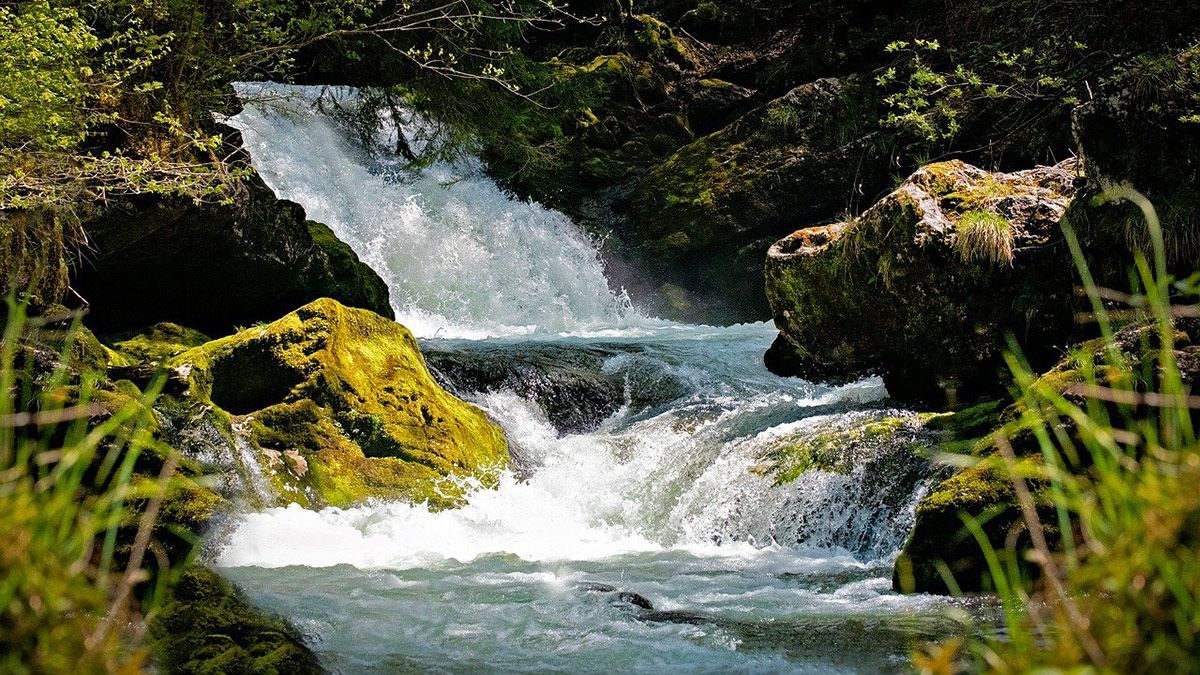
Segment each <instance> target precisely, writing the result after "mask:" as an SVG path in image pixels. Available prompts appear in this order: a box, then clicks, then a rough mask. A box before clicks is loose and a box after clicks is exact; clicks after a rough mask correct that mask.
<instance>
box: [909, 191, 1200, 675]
mask: <svg viewBox="0 0 1200 675" xmlns="http://www.w3.org/2000/svg"><path fill="white" fill-rule="evenodd" d="M1121 196H1123V197H1124V198H1127V199H1130V200H1132V201H1134V202H1135V203H1138V204H1140V206H1141V207H1142V209H1143V212H1144V227H1145V228H1146V237H1147V239H1148V240H1149V241H1151V242H1152V248H1151V251H1150V252H1149V255H1148V256H1147V255H1143V254H1142V253H1141V252H1136V255H1135V257H1136V263H1135V270H1136V274H1135V276H1134V279H1135V280H1136V285H1135V288H1134V291H1133V292H1132V293H1130V294H1128V295H1127V296H1124V297H1125V298H1126V300H1125V303H1126V305H1127V308H1122V307H1118V306H1114V305H1113V304H1111V303H1110V302H1106V301H1105V298H1112V297H1113V293H1112V292H1111V291H1108V290H1104V289H1100V288H1098V287H1097V286H1096V285H1095V283H1094V282H1093V279H1092V276H1091V274H1090V273H1089V270H1088V268H1087V266H1086V265H1085V264H1084V263H1083V262H1082V255H1081V254H1080V252H1079V250H1078V246H1077V243H1076V240H1075V238H1074V236H1073V234H1072V231H1071V230H1070V229H1069V228H1068V229H1067V235H1068V236H1067V239H1068V242H1069V243H1070V244H1071V246H1072V247H1073V249H1074V253H1075V255H1076V258H1077V260H1078V261H1080V262H1078V267H1079V271H1080V275H1081V278H1082V282H1083V288H1084V289H1085V291H1086V293H1087V295H1088V297H1089V299H1090V300H1091V302H1092V308H1093V314H1092V318H1093V319H1094V320H1095V321H1096V327H1097V329H1098V332H1100V333H1101V335H1102V337H1101V338H1099V339H1097V340H1094V341H1092V342H1089V343H1086V344H1084V345H1081V346H1080V347H1079V348H1077V349H1074V350H1072V351H1071V352H1070V353H1069V354H1067V355H1066V356H1065V357H1064V359H1063V360H1062V361H1061V362H1060V364H1059V366H1058V367H1056V368H1055V369H1053V370H1051V371H1050V372H1048V373H1046V374H1044V375H1042V376H1038V375H1037V374H1036V373H1034V372H1033V371H1032V370H1031V369H1030V368H1029V367H1028V365H1027V364H1025V363H1024V362H1023V361H1022V359H1021V358H1020V357H1019V356H1013V357H1011V358H1010V366H1011V369H1012V371H1013V373H1014V377H1015V382H1016V387H1017V392H1018V395H1017V397H1016V399H1015V405H1014V406H1013V408H1012V411H1013V413H1015V417H1014V418H1013V419H1012V420H1011V421H1010V422H1009V423H1008V424H1006V425H1005V426H1004V427H1002V428H1000V429H999V430H997V431H996V432H995V433H994V434H993V440H992V445H993V447H994V452H993V453H991V454H990V455H988V456H987V457H985V458H983V459H982V461H980V462H978V463H976V464H974V465H973V466H970V467H969V468H966V469H964V470H963V471H962V472H960V473H959V474H958V475H956V476H955V479H958V480H959V481H960V482H966V481H969V480H971V479H972V477H973V476H975V477H978V476H981V475H982V474H985V473H986V474H987V476H988V477H987V479H986V480H982V481H976V482H975V483H974V484H973V486H974V487H975V488H978V492H979V493H980V494H979V496H980V498H981V499H980V501H981V502H985V503H990V504H992V505H993V506H994V505H1000V504H1003V505H1005V506H1004V509H1005V510H1006V513H1007V515H1008V520H1007V522H1006V523H1005V527H1004V528H1003V529H1001V530H999V531H997V529H996V528H995V527H993V526H992V524H993V523H994V522H996V518H995V516H994V515H993V514H989V513H987V512H986V510H984V511H982V512H981V511H972V510H970V509H966V508H964V509H960V510H959V511H958V512H957V514H956V515H957V516H958V517H959V518H960V519H961V520H960V522H961V524H962V525H961V526H960V527H959V528H957V529H958V531H960V533H961V534H960V535H959V536H960V539H961V538H962V537H963V535H966V536H967V538H968V541H970V542H971V543H973V544H974V545H975V547H976V553H975V558H976V560H978V561H980V564H981V565H982V571H983V573H984V574H985V575H986V577H987V579H988V580H989V587H990V588H991V589H993V590H994V591H995V592H996V593H997V595H998V596H999V598H1000V601H1001V604H1002V607H1003V613H1004V624H1005V629H1004V631H1003V634H1002V635H996V634H994V633H992V632H989V631H983V632H981V633H976V634H977V635H979V636H980V637H976V638H974V639H972V640H969V641H967V642H966V643H952V644H944V645H940V646H938V647H935V648H930V649H928V650H925V651H923V652H922V653H920V654H918V656H917V658H916V665H917V666H918V668H919V669H920V670H922V671H923V672H950V670H947V669H954V670H958V669H969V670H985V671H990V672H1000V673H1015V672H1030V671H1041V670H1044V669H1053V670H1055V671H1058V670H1059V669H1068V670H1072V672H1194V671H1195V670H1196V669H1197V667H1200V639H1198V638H1197V635H1200V543H1198V542H1197V540H1196V532H1197V526H1198V524H1200V441H1198V440H1197V436H1196V425H1197V423H1198V422H1200V414H1197V410H1200V401H1198V400H1197V399H1196V397H1195V396H1194V395H1193V394H1192V390H1193V389H1192V388H1193V386H1194V385H1195V383H1196V382H1197V376H1198V374H1200V322H1198V321H1197V319H1196V318H1195V316H1196V314H1197V312H1196V307H1197V306H1198V305H1197V298H1198V297H1200V288H1198V287H1197V285H1196V283H1195V277H1193V278H1190V279H1184V280H1178V279H1174V278H1172V277H1170V276H1169V275H1168V274H1167V273H1166V269H1167V264H1168V263H1167V256H1166V254H1165V248H1164V238H1163V235H1162V228H1161V227H1160V226H1159V223H1158V218H1157V215H1156V213H1155V212H1154V210H1153V208H1152V207H1151V206H1150V205H1149V203H1148V202H1146V201H1145V200H1144V199H1141V198H1140V196H1139V195H1136V194H1133V193H1124V194H1122V195H1121ZM955 479H952V480H955ZM948 482H949V481H948ZM945 487H946V486H945V485H943V486H942V487H941V488H939V491H941V492H943V493H946V492H948V491H947V490H945V489H944V488H945ZM986 490H991V491H993V493H994V494H984V492H985V491H986ZM924 506H925V503H923V504H922V507H924ZM918 519H920V513H919V514H918ZM950 525H951V524H950V523H949V522H947V523H946V526H947V527H949V526H950ZM910 544H911V542H910ZM902 557H903V556H902ZM950 562H951V563H952V562H953V561H950ZM951 567H952V565H951V564H947V565H944V567H943V569H942V572H943V575H944V577H945V582H946V583H947V585H949V586H950V587H951V589H952V590H953V589H954V588H955V587H956V586H957V584H956V579H955V577H954V576H953V574H952V572H953V571H954V570H953V569H951ZM897 571H898V575H899V574H901V573H902V572H904V570H902V569H901V565H900V564H898V566H897ZM937 664H942V665H941V666H938V665H937Z"/></svg>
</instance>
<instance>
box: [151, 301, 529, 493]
mask: <svg viewBox="0 0 1200 675" xmlns="http://www.w3.org/2000/svg"><path fill="white" fill-rule="evenodd" d="M167 365H168V366H170V367H171V368H174V369H175V370H176V371H185V372H187V378H188V382H189V390H188V392H187V393H186V394H184V395H183V396H181V397H180V398H183V399H190V400H192V401H195V402H202V403H204V404H207V403H211V404H212V405H213V406H215V409H216V410H217V411H219V412H220V413H221V414H222V416H223V417H222V421H223V422H224V423H225V424H228V429H229V431H230V437H231V440H232V442H233V444H234V445H235V446H242V447H247V446H248V447H249V448H251V451H252V452H253V453H254V454H256V455H257V456H258V464H259V467H258V468H259V469H260V470H261V472H262V474H263V475H264V477H265V478H266V479H267V480H268V481H269V482H270V483H271V488H272V491H274V492H276V493H277V494H278V495H280V497H279V498H280V499H282V500H284V501H294V502H298V503H301V504H302V505H305V506H324V505H327V504H332V505H337V506H345V505H348V504H351V503H355V502H359V501H362V500H364V499H367V498H370V497H387V498H405V499H411V500H417V501H420V500H425V499H429V500H433V501H435V502H441V503H444V502H446V501H447V500H452V498H453V495H454V494H456V493H457V487H456V485H455V484H454V479H465V478H474V479H478V480H484V481H486V480H487V479H488V478H489V477H491V476H493V475H494V474H495V472H496V471H498V470H499V469H500V468H502V467H503V466H504V464H505V462H506V460H507V457H508V453H507V443H506V440H505V438H504V435H503V433H502V432H501V431H500V429H499V428H497V427H496V426H495V425H493V424H492V423H491V422H490V421H489V420H488V419H487V416H486V415H485V414H484V413H483V411H481V410H480V409H478V408H476V407H475V406H472V405H470V404H468V403H466V402H464V401H462V400H460V399H458V398H455V397H454V396H452V395H451V394H449V393H448V392H446V391H444V390H443V389H442V388H441V387H439V386H438V385H437V383H436V382H435V381H434V380H433V377H432V376H431V375H430V373H429V370H428V368H427V367H426V364H425V360H424V358H423V357H422V355H421V352H420V349H419V348H418V346H417V343H416V340H415V339H414V338H413V336H412V334H411V333H409V332H408V330H407V329H405V328H404V327H403V326H401V325H399V324H396V323H394V322H392V321H390V320H388V319H385V318H383V317H381V316H379V315H377V314H375V313H373V312H370V311H366V310H361V309H355V308H350V307H345V306H343V305H341V304H340V303H338V302H336V301H334V300H330V299H322V300H317V301H315V302H312V303H309V304H308V305H305V306H304V307H301V308H300V309H298V310H296V311H294V312H292V313H290V314H288V315H286V316H284V317H283V318H282V319H279V320H277V321H275V322H272V323H270V324H265V325H262V326H259V327H254V328H250V329H247V330H244V331H242V332H240V333H236V334H234V335H231V336H228V337H225V338H221V339H219V340H215V341H213V342H210V343H207V344H204V345H202V346H200V347H196V348H194V349H191V350H189V351H186V352H184V353H182V354H180V355H179V356H176V357H174V358H173V359H171V360H170V361H169V362H168V364H167ZM447 479H449V480H447Z"/></svg>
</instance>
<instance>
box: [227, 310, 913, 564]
mask: <svg viewBox="0 0 1200 675" xmlns="http://www.w3.org/2000/svg"><path fill="white" fill-rule="evenodd" d="M709 331H710V334H709V336H708V337H706V338H704V339H694V338H691V337H689V338H685V339H680V338H678V337H676V338H675V339H662V338H660V342H659V343H658V344H657V345H654V346H655V347H656V348H657V349H656V350H652V351H640V352H639V353H637V354H630V355H623V356H617V357H614V358H613V359H612V361H617V362H623V363H624V364H625V367H627V368H637V367H641V368H645V367H647V366H646V365H645V364H641V365H639V364H637V363H631V359H641V360H644V361H647V362H649V363H652V364H654V365H658V366H661V367H665V368H668V369H669V370H670V372H671V373H672V375H671V377H674V378H676V380H677V384H676V385H674V386H676V387H678V388H679V389H680V392H681V395H680V398H679V400H678V401H675V402H673V403H672V404H670V405H668V406H667V407H666V409H665V410H663V411H662V412H658V413H657V414H641V415H638V414H633V413H632V412H631V411H630V410H628V409H625V410H622V411H621V412H619V413H617V415H615V416H614V417H613V418H611V419H609V420H607V421H605V423H604V424H602V425H601V426H600V428H599V429H597V430H596V431H593V432H589V433H584V434H576V435H564V436H560V435H559V434H558V433H557V432H556V431H555V429H554V428H553V427H552V426H551V425H550V423H549V422H548V421H547V419H546V417H545V415H544V414H543V412H542V411H541V409H540V408H539V407H538V406H537V405H536V404H535V403H533V402H531V401H529V400H526V399H523V398H521V397H519V396H517V395H515V394H513V393H511V392H506V391H499V392H494V393H489V394H484V395H481V396H479V397H478V398H477V399H476V400H477V402H478V403H479V404H480V405H482V406H483V407H484V408H485V409H487V410H488V411H489V412H490V413H491V414H492V416H493V417H494V418H496V419H497V421H498V422H499V423H500V424H501V425H502V426H503V427H504V429H505V431H506V432H507V434H508V436H509V438H510V439H512V442H513V443H514V444H519V446H520V451H521V454H522V457H523V458H524V459H525V461H527V462H529V463H531V464H532V466H531V467H530V468H531V470H532V471H531V474H532V475H530V476H529V477H528V478H527V479H525V480H518V479H517V478H516V477H515V476H514V475H513V474H512V473H505V474H504V475H503V476H502V479H501V482H500V485H499V487H498V488H496V489H478V490H475V491H474V492H473V493H472V494H471V496H470V499H469V501H468V503H467V504H466V505H465V506H462V507H461V508H457V509H453V510H444V511H435V510H430V509H428V508H427V507H426V506H425V505H424V504H415V505H414V504H403V503H382V504H376V505H372V506H365V507H360V508H353V509H345V510H342V509H326V510H324V511H321V512H319V513H314V512H311V511H306V510H304V509H301V508H299V507H296V506H291V507H287V508H276V509H268V510H266V511H263V512H261V513H255V514H248V515H246V516H244V517H243V519H242V521H241V524H240V526H239V527H238V529H237V530H236V532H235V534H234V535H233V537H232V539H231V540H230V542H229V545H228V546H227V547H226V548H225V550H224V553H223V554H222V557H221V560H220V562H221V564H223V565H227V566H246V565H256V566H263V567H269V566H284V565H309V566H328V565H337V564H351V565H354V566H356V567H360V568H365V569H369V568H391V569H405V568H410V567H418V566H422V565H427V564H429V563H431V562H437V561H443V560H454V561H459V562H469V561H471V560H475V559H477V558H480V557H482V556H486V555H489V554H496V553H506V554H512V555H516V556H518V557H520V558H521V559H524V560H528V561H563V560H598V559H603V558H607V557H611V556H615V555H624V554H631V553H641V552H651V551H664V550H668V549H683V550H687V551H689V552H691V553H692V554H695V555H714V556H718V557H723V556H730V555H734V554H737V555H740V556H750V557H753V556H754V555H756V554H757V552H760V551H761V552H767V551H770V550H774V549H778V548H779V547H780V546H781V545H785V546H805V545H807V546H810V547H811V546H820V547H822V548H825V549H828V550H830V551H831V552H834V553H837V552H838V551H839V550H840V549H841V548H842V547H845V546H853V547H854V548H855V549H856V550H855V551H854V552H855V553H856V554H858V555H859V556H863V557H866V558H876V557H880V556H886V555H888V554H890V553H891V552H892V551H893V550H894V549H895V547H896V545H897V543H898V542H899V541H900V540H901V539H902V537H903V536H904V534H905V532H906V529H905V527H906V524H905V523H906V522H907V521H906V519H907V518H910V517H911V507H912V506H914V504H912V503H910V502H911V498H912V496H913V495H915V494H916V489H917V488H916V486H915V484H913V483H912V482H910V483H908V484H897V485H896V486H895V487H896V490H897V491H899V492H900V493H901V495H900V498H899V502H898V503H897V504H896V505H895V508H893V509H892V510H891V511H888V512H886V513H884V509H883V508H882V507H881V506H880V505H879V504H877V503H875V501H874V500H875V498H876V497H877V496H878V495H877V494H875V493H870V494H866V493H863V494H859V492H856V489H857V486H859V485H861V484H865V482H864V481H863V476H862V475H861V472H859V473H857V474H856V473H855V472H850V473H845V474H839V473H825V472H820V471H814V472H811V473H810V474H805V475H804V476H801V478H800V479H798V480H797V481H795V482H794V483H792V484H790V485H787V486H779V487H776V486H774V485H773V482H774V479H773V478H772V477H771V476H769V475H765V474H763V473H761V472H757V473H756V472H754V471H752V468H753V467H754V466H755V465H757V464H760V463H761V462H762V461H763V459H764V457H765V456H766V455H768V454H769V453H770V452H771V451H772V450H774V449H775V448H776V447H777V446H778V444H779V440H780V438H781V437H786V436H788V435H796V434H797V433H800V434H801V435H803V430H797V429H796V428H795V427H796V426H797V425H796V423H795V422H793V420H795V419H797V418H802V417H808V416H811V415H813V414H815V413H818V412H827V411H829V410H837V409H839V408H840V407H844V406H845V405H846V404H847V403H852V404H858V403H862V402H864V401H871V400H877V399H879V398H881V397H882V396H883V395H884V391H883V387H882V385H881V384H880V383H879V382H878V381H877V380H876V381H867V382H865V383H861V384H857V385H851V386H848V387H843V388H839V389H833V390H817V389H816V388H814V387H813V386H812V385H809V384H807V383H804V382H802V381H799V380H790V381H789V380H784V379H781V378H775V377H774V376H772V375H770V374H769V373H766V372H765V369H763V368H762V366H761V362H760V357H758V354H760V353H761V348H765V345H766V344H767V343H768V342H769V339H770V330H769V329H768V328H767V327H766V326H763V325H756V326H745V327H740V328H736V327H735V328H732V329H724V330H715V329H709ZM636 344H637V345H638V346H639V348H640V349H642V350H645V349H646V348H647V344H646V343H645V342H644V341H637V342H636ZM717 354H721V355H722V356H721V358H720V359H719V360H714V358H715V356H716V355H717ZM722 371H724V372H722ZM759 371H761V372H759ZM732 373H743V375H742V376H741V377H737V378H735V379H733V380H732V381H728V380H727V381H724V382H723V381H721V380H722V378H730V377H731V376H732ZM843 416H844V414H838V415H833V416H832V417H834V418H838V419H840V418H841V417H843ZM820 420H821V418H817V419H816V420H815V421H817V422H818V424H815V425H809V426H811V427H812V433H818V432H820V431H822V430H824V429H825V428H824V427H823V426H822V425H821V424H819V422H820ZM864 466H865V464H864ZM888 485H892V483H891V482H889V483H888ZM805 507H807V508H809V509H810V510H822V509H824V510H827V511H828V513H826V514H825V515H826V516H827V517H825V518H821V517H813V518H810V521H812V522H808V523H800V524H799V525H797V524H796V523H788V522H787V518H786V516H788V515H791V514H794V513H796V512H797V511H798V510H802V509H803V508H805ZM876 516H878V517H876ZM780 525H783V527H780ZM789 527H790V528H791V529H788V528H789ZM781 539H782V540H783V541H780V540H781Z"/></svg>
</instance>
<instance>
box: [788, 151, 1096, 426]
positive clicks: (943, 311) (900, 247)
mask: <svg viewBox="0 0 1200 675" xmlns="http://www.w3.org/2000/svg"><path fill="white" fill-rule="evenodd" d="M1072 169H1073V166H1072V164H1071V163H1070V162H1066V163H1063V164H1061V165H1059V166H1056V167H1038V168H1036V169H1032V170H1028V171H1020V172H1017V173H1011V174H1006V173H992V172H988V171H984V170H982V169H979V168H976V167H974V166H971V165H969V164H965V163H963V162H960V161H951V162H943V163H937V164H931V165H928V166H926V167H924V168H922V169H920V170H919V171H917V172H916V173H914V174H913V175H912V176H911V177H909V178H908V179H907V180H906V181H904V183H903V184H902V185H901V186H900V187H899V188H897V189H896V190H895V191H894V192H892V193H891V194H889V195H888V196H887V197H885V198H883V199H882V200H881V201H880V202H878V203H877V204H875V205H874V206H872V207H871V208H870V209H868V210H867V211H866V212H864V213H863V214H862V215H861V216H859V217H858V218H855V219H853V220H850V221H847V222H841V223H835V224H832V225H826V226H820V227H813V228H806V229H803V230H800V231H797V232H795V233H793V234H791V235H789V236H788V237H785V238H784V239H782V240H780V241H778V242H776V243H775V244H774V245H773V246H772V247H771V249H770V251H769V253H768V256H767V262H766V278H767V283H766V289H767V298H768V300H769V302H770V304H771V308H772V311H773V314H774V319H775V325H776V326H777V327H778V328H779V331H780V338H779V344H778V345H777V346H776V347H774V348H773V349H772V355H771V358H769V359H768V365H770V366H771V367H773V368H774V369H775V371H776V372H778V373H780V374H784V375H796V376H800V377H804V378H806V379H811V380H816V381H835V382H836V381H847V380H852V379H855V378H859V377H862V376H865V375H868V374H879V375H882V376H883V377H884V380H885V382H886V384H887V385H888V390H889V392H890V393H891V394H892V395H893V396H895V397H898V398H902V399H907V400H918V401H926V402H930V403H939V404H940V403H945V402H946V401H947V398H948V397H949V399H950V401H951V402H953V399H954V397H955V396H957V397H969V396H972V395H974V394H976V393H978V392H976V391H973V389H975V388H977V387H979V386H984V387H986V386H987V385H991V387H993V388H994V387H996V386H997V385H996V383H998V382H999V381H1000V380H999V379H998V378H997V377H996V375H997V370H998V369H999V368H1000V367H1001V366H1002V363H1001V357H1002V354H1003V352H1004V350H1005V349H1006V348H1007V342H1006V336H1007V335H1009V334H1012V335H1015V336H1016V338H1017V339H1018V341H1019V342H1020V343H1021V344H1022V345H1024V346H1026V347H1027V355H1028V356H1029V357H1030V358H1031V359H1032V360H1033V361H1034V363H1035V364H1043V363H1047V362H1049V363H1053V358H1055V357H1056V356H1057V354H1056V352H1055V350H1054V348H1053V345H1055V344H1056V343H1061V341H1062V339H1063V338H1064V337H1065V336H1068V335H1070V334H1071V332H1072V331H1073V329H1074V323H1073V315H1072V311H1071V309H1072V297H1073V295H1072V288H1073V271H1074V268H1073V266H1072V265H1071V262H1070V258H1069V255H1068V253H1067V251H1066V246H1065V245H1064V242H1063V240H1062V235H1061V232H1060V229H1059V222H1060V220H1061V218H1062V216H1063V213H1064V211H1065V210H1066V208H1067V207H1068V205H1069V204H1070V202H1071V198H1072V195H1073V194H1074V188H1073V180H1074V174H1073V171H1072Z"/></svg>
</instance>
